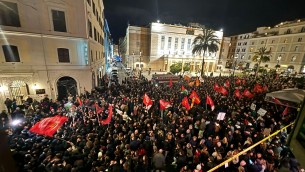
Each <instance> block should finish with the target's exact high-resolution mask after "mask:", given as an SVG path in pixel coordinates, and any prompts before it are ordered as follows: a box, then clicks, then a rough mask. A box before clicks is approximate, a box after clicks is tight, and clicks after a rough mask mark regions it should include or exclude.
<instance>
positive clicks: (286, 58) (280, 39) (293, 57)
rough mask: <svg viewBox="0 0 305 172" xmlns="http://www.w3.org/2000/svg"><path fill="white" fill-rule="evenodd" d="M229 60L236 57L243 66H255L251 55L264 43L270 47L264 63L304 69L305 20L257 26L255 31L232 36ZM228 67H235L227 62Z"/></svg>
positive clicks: (268, 66)
mask: <svg viewBox="0 0 305 172" xmlns="http://www.w3.org/2000/svg"><path fill="white" fill-rule="evenodd" d="M230 38H231V46H230V49H229V52H228V57H227V58H228V59H227V61H228V62H229V61H231V62H233V61H234V59H235V60H237V64H238V65H239V66H241V67H242V68H255V66H256V65H257V63H254V62H252V57H253V56H254V55H255V52H257V51H258V50H259V49H260V48H261V47H266V48H267V50H270V51H271V55H270V61H269V62H266V63H262V64H261V66H263V67H265V68H269V69H276V66H277V67H279V68H278V70H280V71H290V72H297V73H299V72H301V73H304V72H305V67H304V66H305V20H304V19H300V20H294V21H287V22H282V23H280V24H278V25H276V26H274V27H258V28H257V29H256V31H255V32H252V33H246V34H240V35H236V36H231V37H230ZM227 67H232V65H228V66H227Z"/></svg>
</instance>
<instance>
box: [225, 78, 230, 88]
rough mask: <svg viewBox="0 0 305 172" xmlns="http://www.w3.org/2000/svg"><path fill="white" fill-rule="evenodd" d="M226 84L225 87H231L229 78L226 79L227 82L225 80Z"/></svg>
mask: <svg viewBox="0 0 305 172" xmlns="http://www.w3.org/2000/svg"><path fill="white" fill-rule="evenodd" d="M224 86H225V87H227V88H229V87H230V81H229V80H228V79H227V80H226V82H225V84H224Z"/></svg>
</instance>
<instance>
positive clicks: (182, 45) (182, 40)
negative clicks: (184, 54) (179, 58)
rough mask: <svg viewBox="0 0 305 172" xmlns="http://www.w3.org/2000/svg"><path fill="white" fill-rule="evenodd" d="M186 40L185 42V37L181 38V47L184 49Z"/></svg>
mask: <svg viewBox="0 0 305 172" xmlns="http://www.w3.org/2000/svg"><path fill="white" fill-rule="evenodd" d="M184 42H185V38H182V39H181V49H182V50H184Z"/></svg>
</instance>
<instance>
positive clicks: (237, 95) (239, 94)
mask: <svg viewBox="0 0 305 172" xmlns="http://www.w3.org/2000/svg"><path fill="white" fill-rule="evenodd" d="M234 96H235V97H237V98H239V99H240V98H241V97H242V95H241V93H240V91H239V90H235V91H234Z"/></svg>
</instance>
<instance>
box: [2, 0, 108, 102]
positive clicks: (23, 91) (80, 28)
mask: <svg viewBox="0 0 305 172" xmlns="http://www.w3.org/2000/svg"><path fill="white" fill-rule="evenodd" d="M103 10H104V7H103V3H102V1H99V0H87V1H85V0H75V1H73V2H72V1H69V0H60V1H59V0H49V1H35V2H34V3H33V2H20V1H18V0H5V1H2V0H1V1H0V11H1V12H0V14H1V16H0V28H1V30H0V38H1V39H0V46H1V50H0V62H1V63H0V93H1V94H0V98H1V101H2V102H3V101H4V99H5V98H6V97H10V98H15V99H17V102H18V103H21V100H22V99H25V98H26V97H27V96H31V97H33V98H37V99H41V98H42V97H43V96H44V95H45V94H47V95H48V96H49V97H50V98H52V99H56V98H57V97H58V96H61V97H64V96H67V95H68V94H73V95H77V94H81V93H83V91H84V89H86V90H91V89H92V88H93V87H94V86H96V83H97V82H96V80H97V77H96V76H97V75H96V71H97V70H98V69H99V68H101V66H103V65H105V62H104V57H103V54H104V48H103V35H104V34H103V29H102V28H103V21H104V20H103ZM75 19H77V20H75ZM88 76H90V77H88ZM91 76H92V77H91ZM1 105H2V103H1Z"/></svg>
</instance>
